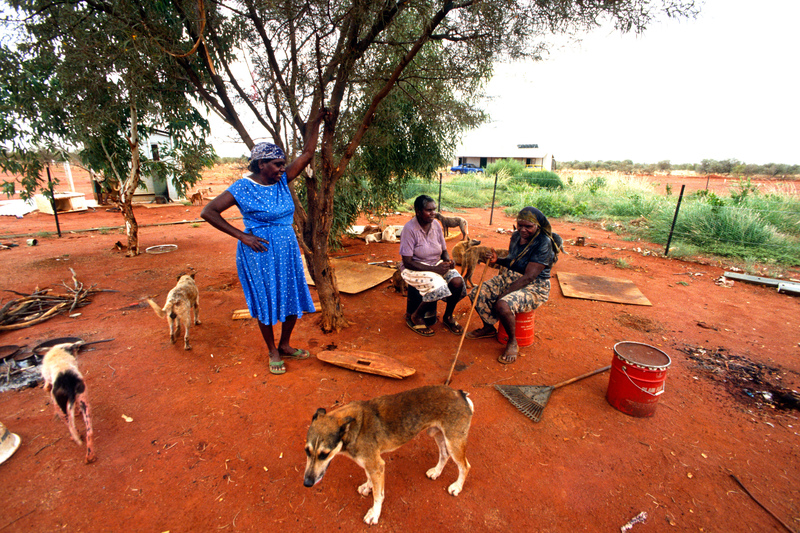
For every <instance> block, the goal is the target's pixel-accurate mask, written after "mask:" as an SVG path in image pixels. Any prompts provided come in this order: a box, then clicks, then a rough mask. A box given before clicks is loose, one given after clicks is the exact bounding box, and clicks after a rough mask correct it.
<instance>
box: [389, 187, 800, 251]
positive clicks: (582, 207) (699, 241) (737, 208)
mask: <svg viewBox="0 0 800 533" xmlns="http://www.w3.org/2000/svg"><path fill="white" fill-rule="evenodd" d="M547 174H548V175H547V176H545V177H543V178H541V179H538V178H537V177H536V176H535V175H534V176H532V175H527V176H524V177H521V178H514V177H511V178H500V177H497V176H473V175H469V176H454V177H450V178H447V179H443V178H442V177H440V178H439V179H438V180H433V181H422V180H419V181H412V182H409V183H407V184H406V185H404V187H403V197H404V198H405V199H406V201H407V203H408V204H409V205H410V204H411V202H413V199H414V198H415V197H416V196H418V195H420V194H427V195H429V196H431V197H432V198H434V199H435V200H437V205H438V206H439V208H440V210H442V211H450V212H458V211H459V210H460V209H464V208H476V207H479V208H488V209H489V222H490V224H491V223H492V220H493V218H494V217H495V216H496V213H495V212H496V211H501V212H503V213H504V214H506V215H513V214H514V213H516V212H518V211H519V209H521V208H522V207H524V206H525V205H533V206H535V207H538V208H539V209H541V210H542V211H543V212H544V213H545V214H546V215H547V216H548V217H552V218H578V219H592V220H604V219H605V220H607V219H610V220H614V221H617V222H621V223H622V224H621V225H622V226H623V228H624V229H625V230H627V231H630V232H632V233H636V234H638V235H640V236H643V237H646V238H648V240H651V242H654V243H660V244H664V243H666V248H665V254H668V253H669V246H670V242H672V241H675V242H679V243H681V244H688V245H691V246H694V247H696V248H699V249H700V250H701V251H707V252H709V253H713V254H720V255H733V256H739V257H751V256H757V257H762V256H763V257H764V258H765V259H767V260H771V259H772V260H777V261H779V262H781V263H789V264H800V194H798V190H797V187H795V184H794V183H793V182H791V183H782V184H781V186H780V187H777V188H771V187H758V186H754V185H752V184H750V183H749V182H741V183H740V184H739V186H738V187H730V195H729V196H728V195H717V194H709V193H708V191H707V190H705V191H704V190H702V189H701V190H695V191H693V192H691V193H688V194H684V191H683V187H681V192H680V193H679V194H678V195H674V194H660V193H658V192H656V184H654V183H653V182H651V181H648V180H647V179H644V178H639V177H635V178H622V179H619V178H615V179H607V178H605V177H602V176H589V177H586V178H583V179H580V180H577V179H574V178H573V177H572V176H570V177H568V178H567V179H566V180H564V179H563V178H560V177H558V176H556V175H555V174H552V173H547ZM553 176H556V178H557V179H554V178H553ZM658 186H659V187H661V186H662V185H661V184H658ZM681 203H682V205H681ZM642 219H644V223H642ZM633 220H636V221H637V224H636V225H633V224H628V225H626V222H630V221H633Z"/></svg>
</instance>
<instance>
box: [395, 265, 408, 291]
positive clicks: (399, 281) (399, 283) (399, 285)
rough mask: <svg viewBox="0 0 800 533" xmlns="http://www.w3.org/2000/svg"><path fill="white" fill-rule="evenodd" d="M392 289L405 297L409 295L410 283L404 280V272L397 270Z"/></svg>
mask: <svg viewBox="0 0 800 533" xmlns="http://www.w3.org/2000/svg"><path fill="white" fill-rule="evenodd" d="M392 287H394V290H396V291H397V292H399V293H400V294H402V295H403V296H406V295H408V283H406V280H404V279H403V276H402V272H400V271H399V270H395V271H394V274H392Z"/></svg>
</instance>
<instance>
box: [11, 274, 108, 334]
mask: <svg viewBox="0 0 800 533" xmlns="http://www.w3.org/2000/svg"><path fill="white" fill-rule="evenodd" d="M70 272H72V281H73V284H74V287H69V286H68V285H67V284H66V283H62V285H63V286H64V288H66V290H67V292H66V293H65V294H63V295H60V296H59V295H52V294H50V292H51V289H42V290H39V289H37V290H35V291H33V293H32V294H30V295H25V294H22V293H19V292H17V291H13V290H10V289H6V291H7V292H13V293H14V294H18V295H20V296H22V298H17V299H15V300H11V301H10V302H8V303H7V304H5V305H4V306H3V307H2V308H0V331H10V330H14V329H22V328H27V327H29V326H33V325H34V324H39V323H41V322H44V321H45V320H47V319H49V318H52V317H54V316H56V315H58V314H60V313H65V312H66V313H72V312H73V311H74V310H75V309H77V308H79V307H83V306H85V305H87V304H88V303H89V301H90V300H89V297H90V296H91V295H92V294H94V293H97V292H103V291H102V290H101V289H95V288H94V287H95V286H94V285H92V286H91V287H89V288H86V287H84V286H83V283H80V282H79V281H78V280H77V279H76V278H75V271H74V270H72V269H71V268H70Z"/></svg>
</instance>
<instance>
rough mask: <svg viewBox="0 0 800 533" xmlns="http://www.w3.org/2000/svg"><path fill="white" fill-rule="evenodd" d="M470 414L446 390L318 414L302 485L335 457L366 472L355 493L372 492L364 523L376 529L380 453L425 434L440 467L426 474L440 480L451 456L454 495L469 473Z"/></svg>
mask: <svg viewBox="0 0 800 533" xmlns="http://www.w3.org/2000/svg"><path fill="white" fill-rule="evenodd" d="M474 410H475V409H474V406H473V404H472V401H471V400H470V399H469V398H468V395H467V393H466V392H464V391H461V390H454V389H451V388H449V387H445V386H444V385H429V386H427V387H420V388H418V389H412V390H408V391H405V392H401V393H399V394H392V395H389V396H381V397H379V398H374V399H372V400H367V401H356V402H352V403H349V404H347V405H345V406H343V407H340V408H339V409H336V410H335V411H333V412H331V413H330V414H327V412H326V411H325V409H322V408H320V409H317V412H316V413H315V414H314V417H313V418H312V419H311V426H309V428H308V434H307V436H306V448H305V450H306V457H307V459H306V470H305V475H304V478H303V485H305V486H306V487H313V486H314V485H315V484H317V483H319V482H320V481H321V480H322V477H323V476H324V475H325V471H326V469H327V468H328V465H330V462H331V459H333V458H334V457H335V456H336V455H338V454H341V455H344V456H345V457H349V458H350V459H352V460H353V461H355V462H356V463H357V464H358V465H359V466H361V467H362V468H363V469H364V471H365V472H366V473H367V481H366V482H365V483H364V484H362V485H361V486H359V487H358V492H359V493H360V494H361V495H362V496H367V495H369V493H370V492H372V496H373V504H372V507H371V508H370V510H369V511H368V512H367V514H366V515H365V516H364V522H366V523H367V524H370V525H373V524H377V523H378V519H379V518H380V516H381V507H382V506H383V499H384V470H385V464H386V463H385V462H384V461H383V459H382V458H381V454H382V453H384V452H390V451H392V450H395V449H397V448H399V447H400V446H402V445H403V444H405V443H406V442H408V441H410V440H411V439H413V438H414V437H415V436H416V435H417V434H418V433H420V432H421V431H423V430H427V432H428V435H430V436H431V437H433V439H434V440H435V441H436V444H437V446H438V447H439V462H438V463H437V464H436V466H434V467H433V468H431V469H429V470H428V471H427V472H426V475H427V476H428V477H429V478H430V479H436V478H438V477H439V475H440V474H441V473H442V470H443V469H444V467H445V465H446V464H447V461H448V459H449V458H450V457H452V458H453V460H454V461H455V463H456V465H458V479H457V480H456V481H455V482H454V483H452V484H451V485H450V486H449V487H448V489H447V491H448V492H449V493H450V494H452V495H453V496H458V494H459V493H460V492H461V489H462V488H463V487H464V480H466V479H467V474H468V473H469V469H470V464H469V461H467V455H466V449H467V436H468V434H469V426H470V422H471V421H472V413H473V412H474Z"/></svg>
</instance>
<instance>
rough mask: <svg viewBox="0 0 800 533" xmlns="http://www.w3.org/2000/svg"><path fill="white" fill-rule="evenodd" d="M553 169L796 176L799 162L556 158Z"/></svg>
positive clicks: (799, 172) (638, 172) (633, 172)
mask: <svg viewBox="0 0 800 533" xmlns="http://www.w3.org/2000/svg"><path fill="white" fill-rule="evenodd" d="M556 169H557V170H607V171H612V172H622V173H625V174H652V173H654V172H669V171H671V170H693V171H695V172H697V173H699V174H733V175H738V176H756V175H758V176H797V175H798V174H800V165H784V164H780V163H769V164H766V165H754V164H752V163H743V162H742V161H739V160H737V159H724V160H721V161H717V160H716V159H703V161H701V162H700V163H682V164H672V163H670V161H668V160H666V161H659V162H658V163H634V162H633V161H631V160H630V159H626V160H624V161H560V162H557V163H556Z"/></svg>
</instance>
